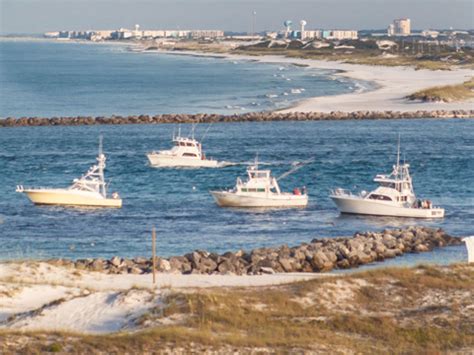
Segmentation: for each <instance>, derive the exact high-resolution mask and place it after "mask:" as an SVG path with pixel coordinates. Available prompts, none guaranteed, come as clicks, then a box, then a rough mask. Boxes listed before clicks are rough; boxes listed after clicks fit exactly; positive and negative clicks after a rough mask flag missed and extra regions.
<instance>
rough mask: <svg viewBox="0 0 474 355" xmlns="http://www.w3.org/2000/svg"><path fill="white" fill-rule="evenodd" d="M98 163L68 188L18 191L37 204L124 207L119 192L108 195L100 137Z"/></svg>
mask: <svg viewBox="0 0 474 355" xmlns="http://www.w3.org/2000/svg"><path fill="white" fill-rule="evenodd" d="M96 159H97V163H98V164H97V165H93V166H92V167H91V168H89V170H88V171H87V173H85V174H84V175H83V176H82V177H81V178H79V179H74V180H73V184H72V185H71V186H70V187H67V188H43V187H41V188H24V187H23V186H22V185H19V186H17V188H16V191H17V192H21V193H25V194H26V195H27V196H28V198H29V199H30V200H31V201H32V202H33V203H34V204H36V205H63V206H78V207H116V208H120V207H122V199H121V198H120V196H119V195H118V193H117V192H114V193H112V195H111V197H107V187H108V184H107V183H106V182H105V179H104V170H105V160H106V158H105V155H104V154H103V153H102V137H100V144H99V155H98V156H97V158H96Z"/></svg>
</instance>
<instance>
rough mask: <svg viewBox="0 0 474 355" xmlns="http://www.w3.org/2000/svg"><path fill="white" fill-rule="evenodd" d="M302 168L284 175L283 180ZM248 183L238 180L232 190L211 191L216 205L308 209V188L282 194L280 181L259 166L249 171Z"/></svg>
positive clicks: (254, 166)
mask: <svg viewBox="0 0 474 355" xmlns="http://www.w3.org/2000/svg"><path fill="white" fill-rule="evenodd" d="M300 167H301V166H297V167H296V168H293V169H292V170H290V171H289V172H287V173H285V174H283V175H282V176H280V177H279V178H278V179H281V178H283V177H285V176H287V175H289V174H290V173H292V172H294V171H296V170H297V169H299V168H300ZM247 176H248V180H247V181H242V180H241V179H240V178H237V183H236V185H235V187H234V188H233V189H231V190H227V191H226V190H223V191H210V193H211V195H212V196H213V197H214V200H215V201H216V203H217V204H218V205H219V206H221V207H252V208H262V207H264V208H287V207H306V205H307V204H308V195H307V193H306V188H303V189H301V190H300V189H298V188H295V189H294V190H293V193H288V192H281V190H280V186H279V185H278V179H275V178H274V177H272V176H271V171H270V170H259V169H258V164H257V163H256V164H255V165H252V166H250V167H249V168H248V169H247Z"/></svg>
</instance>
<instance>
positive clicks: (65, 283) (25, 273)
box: [0, 262, 324, 333]
mask: <svg viewBox="0 0 474 355" xmlns="http://www.w3.org/2000/svg"><path fill="white" fill-rule="evenodd" d="M323 275H324V274H304V273H295V274H291V273H289V274H273V275H258V276H237V275H181V274H162V273H159V274H157V283H156V285H153V284H152V276H151V275H129V274H125V275H107V274H103V273H99V272H87V271H77V270H75V269H68V268H63V267H56V266H52V265H49V264H46V263H29V262H25V263H0V328H8V329H22V330H63V331H74V332H85V333H110V332H115V331H120V330H124V329H134V328H136V327H137V325H136V324H135V322H134V320H136V319H137V318H138V317H140V316H141V315H143V314H144V313H145V312H147V311H148V310H149V309H150V308H152V307H156V306H158V307H159V306H160V304H161V299H162V297H163V295H165V294H166V293H168V292H170V290H171V289H175V290H181V291H185V292H193V290H196V289H198V288H204V287H248V286H251V287H256V286H265V285H277V284H282V283H288V282H293V281H300V280H308V279H311V278H316V277H321V276H323ZM54 301H57V302H56V303H54V304H50V303H51V302H54ZM12 316H15V319H10V320H9V321H8V318H9V317H12ZM162 322H167V323H170V322H173V320H172V319H171V320H170V319H163V320H162Z"/></svg>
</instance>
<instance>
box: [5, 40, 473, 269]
mask: <svg viewBox="0 0 474 355" xmlns="http://www.w3.org/2000/svg"><path fill="white" fill-rule="evenodd" d="M0 54H1V57H0V97H1V100H0V117H7V116H17V117H18V116H54V115H64V116H74V115H111V114H114V113H115V114H122V115H125V114H142V113H147V114H155V113H166V112H190V113H191V112H222V113H233V112H243V111H249V110H252V111H254V110H263V109H275V108H278V107H285V106H288V105H290V104H291V103H293V102H295V100H299V99H301V98H304V97H308V96H317V95H327V94H337V93H341V92H348V91H352V90H357V89H361V87H370V84H367V83H357V82H351V81H342V80H340V79H337V80H335V79H334V78H333V77H332V74H333V73H331V72H328V71H319V70H310V69H307V68H301V67H294V66H291V65H269V64H259V63H255V62H249V61H236V62H232V61H228V60H222V59H217V58H195V57H187V56H179V55H164V54H156V53H132V52H130V51H129V50H128V48H127V47H125V46H118V45H94V44H84V43H59V42H47V41H11V40H8V41H7V40H3V41H0ZM176 128H177V127H175V126H173V125H149V126H148V125H140V126H133V125H130V126H101V127H99V126H91V127H19V128H4V129H0V142H1V145H0V182H1V183H0V196H1V198H0V259H16V258H27V257H34V258H46V257H70V258H84V257H98V256H101V257H110V256H112V255H121V256H136V255H146V254H148V251H149V249H150V247H149V246H150V230H151V228H152V226H156V228H157V230H158V252H159V254H160V255H163V256H168V255H176V254H183V253H187V252H189V251H191V250H193V249H205V250H210V251H217V252H224V251H227V250H236V249H240V248H243V249H247V250H248V249H251V248H255V247H262V246H271V245H282V244H288V245H294V244H297V243H300V242H308V241H310V240H311V239H313V238H317V237H335V236H349V235H352V234H354V232H356V231H364V230H382V229H384V228H393V227H404V226H409V225H416V224H421V225H427V226H433V227H443V228H444V229H446V230H447V231H448V232H449V233H452V234H454V235H469V234H474V227H473V220H474V199H473V196H474V183H473V179H472V172H473V170H474V122H473V121H472V120H431V119H430V120H421V119H420V120H396V121H390V122H389V121H345V122H335V121H334V122H268V123H233V124H230V123H228V124H215V125H213V126H211V127H210V129H209V133H208V134H207V136H206V138H205V140H204V142H203V143H204V147H205V149H206V153H207V155H208V156H211V157H215V158H217V159H219V160H226V161H232V162H235V163H237V165H234V166H230V167H227V168H222V169H208V170H206V169H201V170H188V169H179V170H175V169H154V168H151V167H149V166H148V165H147V160H146V157H145V153H146V152H147V151H150V150H157V149H166V148H168V147H170V143H171V142H170V139H171V135H172V132H173V130H174V129H176ZM181 128H182V131H183V132H186V131H189V130H190V126H188V125H182V127H181ZM207 128H208V126H207V125H200V126H198V127H197V135H198V137H199V136H200V135H202V134H204V132H205V131H206V129H207ZM398 133H400V134H401V136H402V146H403V151H404V155H405V156H406V159H407V160H408V161H409V162H410V163H411V166H412V174H413V177H414V183H415V189H416V192H417V193H418V194H419V195H420V197H426V198H430V199H431V200H433V201H434V203H435V204H436V205H441V206H443V207H445V208H446V211H447V212H446V218H444V219H443V220H438V221H420V220H411V219H394V218H375V217H357V216H340V215H339V213H338V211H337V210H336V208H335V206H334V205H333V203H332V202H331V200H330V199H329V198H328V194H329V190H330V189H331V188H334V187H344V188H352V189H356V190H361V189H364V190H370V189H371V188H373V187H375V185H374V184H373V183H372V178H373V177H374V175H375V174H378V173H388V172H390V171H391V166H392V164H393V163H394V161H395V154H396V140H397V135H398ZM100 134H102V135H103V136H104V148H105V152H106V153H107V156H108V161H107V177H108V178H109V179H110V180H111V190H112V191H118V192H119V193H120V194H121V196H122V198H123V201H124V205H123V208H122V209H118V210H91V209H71V208H60V207H36V206H34V205H32V204H31V203H30V201H29V200H28V199H27V198H26V196H24V195H21V194H18V193H15V186H16V185H17V184H24V185H30V186H51V187H65V186H68V185H69V184H70V182H71V181H72V179H74V178H75V177H78V176H80V175H81V174H82V173H83V172H85V171H86V170H87V169H88V167H89V166H90V165H91V164H93V163H94V162H95V156H96V153H97V145H98V137H99V135H100ZM257 153H258V155H259V159H260V161H262V162H263V163H265V164H267V166H268V168H270V169H272V171H273V172H274V175H276V176H278V175H280V174H281V173H283V172H285V171H287V170H288V169H290V168H291V165H292V163H294V162H296V161H303V160H307V159H310V158H314V163H312V164H311V165H309V166H307V167H305V168H303V169H301V170H299V171H298V172H297V173H295V174H293V175H290V176H289V177H287V178H286V179H284V180H282V181H281V186H282V188H283V189H285V190H291V189H292V188H293V187H294V186H302V185H306V186H307V187H308V189H309V194H310V203H309V206H308V208H306V209H297V210H284V211H266V212H256V211H247V210H235V209H222V208H219V207H217V206H216V205H215V203H214V202H213V200H212V197H211V196H210V195H209V193H208V191H209V189H214V188H220V187H231V186H233V185H234V183H235V179H236V178H237V176H242V175H244V174H245V169H246V166H247V164H248V163H249V162H250V161H252V160H253V159H254V158H255V155H256V154H257ZM465 259H466V251H465V248H464V247H463V246H460V247H453V248H445V249H440V250H438V251H435V252H432V253H425V254H411V255H407V256H404V257H402V258H399V259H395V260H393V261H390V262H389V263H395V264H397V265H399V264H411V263H416V262H420V261H426V262H437V263H446V262H452V261H459V260H465Z"/></svg>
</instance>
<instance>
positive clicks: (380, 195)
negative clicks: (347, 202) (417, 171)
mask: <svg viewBox="0 0 474 355" xmlns="http://www.w3.org/2000/svg"><path fill="white" fill-rule="evenodd" d="M409 167H410V165H409V164H402V165H400V164H397V165H394V166H393V171H392V173H391V174H390V175H377V176H376V177H375V178H374V181H375V182H377V183H378V184H379V187H378V188H376V189H375V190H374V191H372V192H370V193H369V194H368V195H367V196H366V197H365V198H366V199H369V200H381V201H392V202H395V203H399V204H401V205H405V204H409V205H412V204H414V203H415V201H416V196H415V192H414V191H413V185H412V179H411V176H410V172H409Z"/></svg>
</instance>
